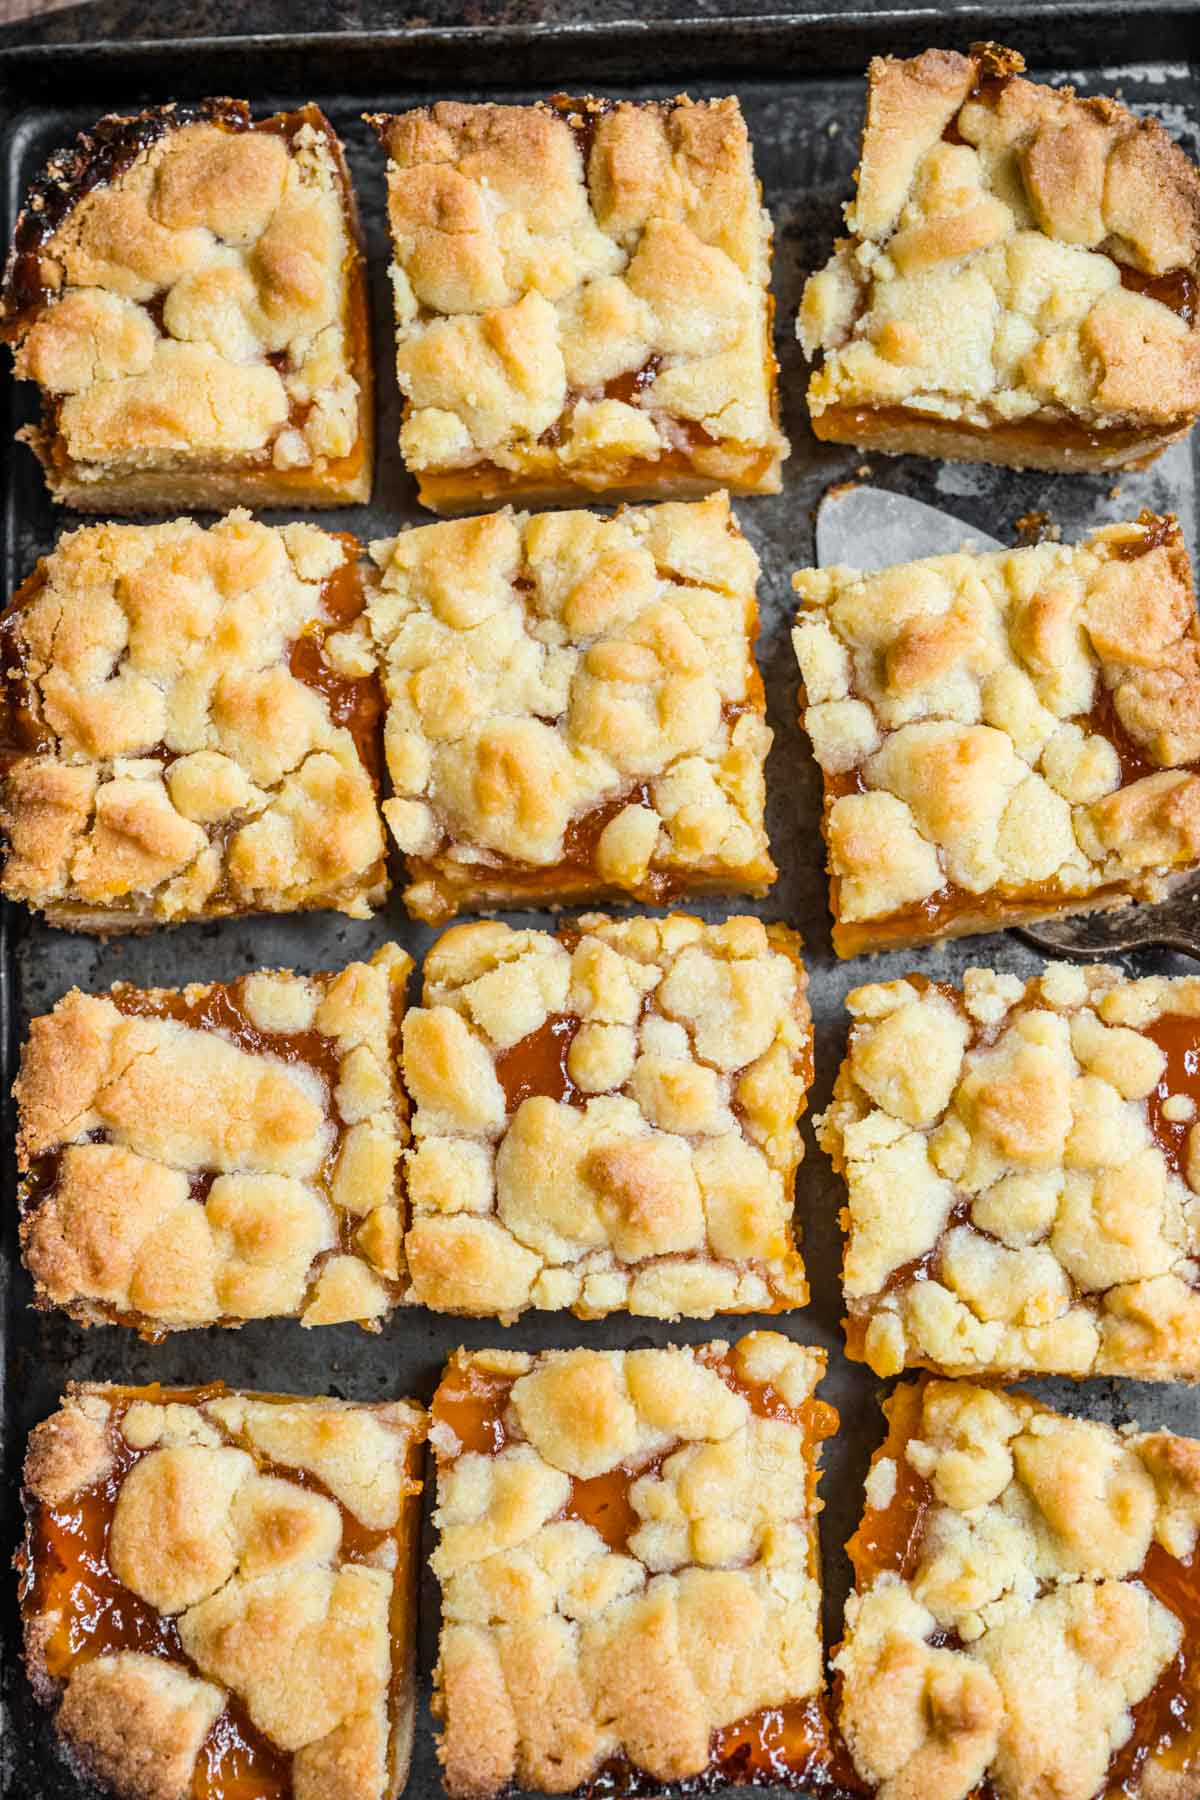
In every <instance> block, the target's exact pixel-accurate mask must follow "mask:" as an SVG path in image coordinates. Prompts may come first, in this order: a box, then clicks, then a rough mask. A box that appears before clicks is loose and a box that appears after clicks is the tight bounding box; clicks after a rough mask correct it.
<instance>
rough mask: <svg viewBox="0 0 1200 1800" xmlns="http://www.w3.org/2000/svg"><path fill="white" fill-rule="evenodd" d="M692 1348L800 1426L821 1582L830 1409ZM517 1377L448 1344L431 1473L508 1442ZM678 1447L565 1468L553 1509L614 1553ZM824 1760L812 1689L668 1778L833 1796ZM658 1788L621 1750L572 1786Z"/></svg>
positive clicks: (756, 1404)
mask: <svg viewBox="0 0 1200 1800" xmlns="http://www.w3.org/2000/svg"><path fill="white" fill-rule="evenodd" d="M696 1355H697V1357H698V1359H699V1360H701V1361H702V1362H704V1363H706V1364H707V1365H708V1366H709V1367H710V1368H713V1369H715V1370H716V1372H717V1373H718V1374H719V1375H720V1377H721V1379H722V1381H724V1382H725V1383H726V1384H727V1386H729V1387H730V1388H732V1389H733V1391H734V1392H735V1393H738V1394H741V1395H742V1396H743V1398H744V1399H745V1400H746V1401H747V1402H748V1403H749V1405H750V1408H751V1410H752V1411H753V1412H754V1413H756V1414H757V1415H758V1416H759V1417H760V1418H771V1419H781V1420H784V1421H786V1422H787V1423H789V1424H792V1425H795V1426H796V1427H797V1429H798V1430H799V1431H800V1432H801V1433H802V1434H803V1443H804V1455H805V1458H806V1463H807V1494H808V1508H807V1522H808V1525H809V1566H810V1572H811V1574H812V1575H813V1577H814V1579H816V1580H819V1578H820V1571H819V1567H818V1561H817V1546H816V1532H815V1529H814V1527H813V1526H812V1523H811V1522H812V1520H813V1518H814V1517H815V1512H814V1502H815V1500H816V1492H817V1483H818V1480H819V1471H818V1469H817V1456H818V1453H819V1449H820V1445H821V1443H822V1442H823V1441H824V1439H825V1438H827V1437H831V1436H832V1435H833V1433H834V1432H835V1431H836V1429H837V1413H836V1412H835V1411H834V1409H833V1408H832V1407H831V1406H827V1405H826V1404H825V1402H824V1401H822V1400H817V1399H814V1398H811V1397H810V1398H809V1399H808V1400H805V1401H804V1402H803V1403H802V1404H801V1405H800V1406H798V1407H790V1406H789V1405H788V1404H787V1402H786V1401H785V1400H784V1398H783V1396H782V1395H781V1394H779V1393H778V1392H777V1390H776V1389H774V1388H773V1387H771V1386H770V1384H766V1385H763V1386H758V1385H756V1384H753V1383H750V1382H745V1381H742V1380H741V1379H740V1378H739V1376H738V1375H737V1373H736V1371H735V1370H734V1368H733V1366H732V1363H731V1362H730V1360H729V1357H728V1355H727V1354H726V1355H720V1354H718V1353H717V1352H715V1351H714V1350H712V1349H711V1348H710V1347H707V1346H706V1347H703V1348H700V1349H698V1350H697V1352H696ZM516 1379H517V1377H516V1376H515V1375H503V1374H499V1373H497V1372H496V1371H494V1370H491V1369H488V1368H486V1367H485V1366H483V1365H482V1364H481V1362H480V1361H479V1360H478V1359H477V1358H475V1357H472V1356H471V1355H470V1354H468V1353H467V1352H465V1351H458V1352H456V1354H455V1355H454V1356H453V1357H452V1358H451V1361H450V1364H449V1366H448V1368H447V1370H446V1373H445V1375H444V1376H443V1378H442V1382H441V1385H440V1386H439V1388H438V1390H437V1393H436V1394H435V1395H434V1398H433V1405H432V1408H431V1415H432V1420H433V1424H434V1426H435V1427H438V1426H440V1427H442V1428H443V1429H442V1431H441V1432H438V1431H436V1430H435V1431H434V1433H433V1441H434V1443H435V1445H437V1447H438V1449H437V1455H438V1468H439V1471H445V1470H446V1469H449V1468H451V1467H452V1466H453V1464H454V1463H455V1462H456V1461H457V1459H458V1457H460V1456H463V1455H466V1454H468V1453H474V1454H476V1455H480V1456H498V1455H499V1453H500V1452H501V1451H502V1450H503V1449H504V1448H505V1446H506V1445H507V1444H509V1443H511V1442H513V1441H514V1435H513V1434H514V1431H515V1421H514V1419H513V1418H512V1415H511V1413H510V1411H509V1394H510V1391H511V1389H512V1385H513V1382H514V1381H515V1380H516ZM447 1429H448V1430H449V1431H450V1432H453V1434H454V1437H455V1439H456V1440H457V1443H458V1446H459V1447H458V1449H457V1450H454V1451H448V1450H447V1449H445V1448H444V1447H443V1446H444V1445H445V1444H446V1442H447V1439H446V1436H445V1432H446V1430H447ZM680 1447H681V1444H680V1442H678V1441H677V1442H675V1443H673V1444H670V1445H668V1446H667V1448H665V1449H663V1450H660V1451H659V1452H657V1453H656V1454H655V1455H654V1456H652V1457H651V1458H649V1459H648V1460H646V1461H643V1462H641V1463H639V1464H638V1465H637V1466H636V1467H631V1466H628V1465H626V1464H623V1463H622V1464H620V1465H618V1467H616V1468H615V1469H608V1470H605V1471H604V1473H603V1474H601V1475H594V1476H591V1477H589V1478H587V1479H582V1478H580V1477H577V1476H573V1477H572V1478H571V1492H570V1495H569V1496H568V1499H567V1503H566V1506H565V1507H564V1509H563V1512H562V1514H561V1517H563V1518H565V1519H579V1520H581V1521H582V1522H583V1523H584V1524H586V1525H590V1526H592V1527H593V1529H594V1530H595V1531H597V1532H598V1533H599V1534H600V1536H601V1537H602V1538H603V1539H604V1542H605V1543H606V1544H607V1545H608V1547H609V1549H610V1550H612V1551H614V1552H616V1553H618V1554H620V1553H621V1552H623V1551H625V1550H626V1549H627V1547H628V1544H629V1539H630V1537H631V1536H632V1534H633V1533H634V1531H636V1530H637V1528H638V1526H639V1525H640V1524H641V1520H640V1519H639V1517H638V1515H637V1513H636V1511H635V1510H634V1507H633V1505H632V1503H631V1501H630V1498H629V1491H630V1488H631V1487H632V1485H633V1483H634V1482H635V1481H639V1480H640V1479H641V1478H642V1477H643V1476H645V1475H648V1474H653V1473H654V1472H655V1471H657V1470H658V1469H659V1468H661V1466H662V1464H663V1463H664V1462H665V1461H666V1460H667V1458H668V1457H669V1456H671V1455H673V1454H674V1452H675V1451H676V1450H678V1449H679V1448H680ZM831 1762H832V1751H831V1746H830V1733H829V1723H828V1719H827V1716H826V1712H825V1705H824V1699H823V1696H821V1695H820V1694H816V1695H811V1696H809V1697H807V1698H805V1699H801V1700H795V1701H789V1702H787V1703H786V1704H785V1705H782V1706H775V1707H766V1708H763V1709H762V1710H761V1711H759V1712H756V1713H751V1714H750V1715H749V1716H748V1717H747V1718H744V1719H738V1720H736V1721H735V1722H734V1723H733V1724H731V1725H727V1726H724V1727H722V1728H721V1730H719V1731H715V1732H714V1733H713V1734H712V1738H711V1740H710V1743H709V1759H708V1763H707V1765H706V1766H705V1768H704V1769H702V1770H698V1771H697V1773H696V1774H695V1775H693V1776H689V1777H687V1778H686V1779H685V1780H684V1781H682V1782H678V1783H672V1785H671V1792H673V1793H675V1792H679V1793H683V1794H696V1793H703V1792H708V1791H709V1790H710V1789H712V1788H715V1787H721V1786H724V1785H726V1784H729V1783H734V1784H736V1785H739V1786H772V1785H780V1786H785V1787H804V1788H806V1789H807V1790H808V1791H809V1792H811V1793H812V1794H813V1795H814V1796H817V1795H821V1796H824V1795H832V1794H833V1792H834V1791H835V1789H834V1787H833V1785H832V1781H831V1776H830V1769H831ZM661 1791H662V1784H661V1783H660V1782H658V1781H657V1780H656V1779H655V1778H654V1777H652V1776H650V1775H648V1774H647V1773H646V1772H645V1770H642V1769H639V1768H638V1767H637V1766H636V1765H635V1764H633V1763H632V1762H630V1761H629V1760H628V1759H627V1758H626V1757H625V1756H624V1755H623V1754H621V1755H618V1756H616V1757H614V1758H612V1759H611V1760H610V1761H608V1762H606V1763H604V1764H603V1765H602V1766H601V1767H600V1768H598V1769H597V1770H596V1772H595V1774H594V1775H593V1776H592V1778H591V1779H590V1780H589V1781H588V1782H586V1783H585V1784H584V1785H583V1786H582V1787H581V1788H579V1789H578V1790H577V1792H578V1793H579V1794H581V1795H586V1796H588V1797H589V1800H607V1797H609V1796H613V1797H617V1796H629V1797H632V1796H637V1795H651V1794H657V1793H659V1792H661Z"/></svg>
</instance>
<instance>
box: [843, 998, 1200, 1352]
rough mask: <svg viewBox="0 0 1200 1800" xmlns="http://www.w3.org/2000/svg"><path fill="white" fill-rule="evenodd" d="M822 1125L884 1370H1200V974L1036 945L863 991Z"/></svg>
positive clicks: (861, 1313) (855, 1328)
mask: <svg viewBox="0 0 1200 1800" xmlns="http://www.w3.org/2000/svg"><path fill="white" fill-rule="evenodd" d="M847 1006H848V1007H849V1010H850V1014H851V1018H852V1020H853V1023H852V1025H851V1030H850V1044H849V1050H848V1054H847V1057H846V1060H845V1062H844V1063H843V1064H842V1067H841V1071H840V1073H839V1075H838V1078H837V1082H836V1085H835V1087H834V1096H833V1102H832V1104H831V1105H830V1107H829V1109H828V1110H827V1111H826V1112H825V1113H824V1114H823V1116H822V1117H821V1119H820V1120H819V1122H818V1138H819V1141H820V1142H821V1143H822V1145H823V1146H824V1147H825V1149H826V1150H828V1151H829V1153H830V1155H831V1156H832V1158H833V1160H834V1163H835V1165H836V1167H837V1168H838V1169H839V1170H840V1171H841V1173H842V1174H843V1176H844V1177H845V1181H846V1186H847V1206H846V1210H845V1212H844V1214H843V1220H844V1223H845V1225H846V1228H847V1239H846V1257H845V1264H844V1268H843V1282H844V1287H845V1296H846V1304H847V1307H848V1311H849V1317H848V1319H847V1321H846V1324H847V1333H848V1349H849V1352H850V1355H851V1356H854V1357H858V1358H864V1359H865V1360H866V1361H867V1362H869V1363H870V1365H871V1367H872V1368H873V1369H874V1370H875V1372H876V1374H879V1375H892V1374H895V1373H896V1371H897V1370H898V1369H902V1368H904V1367H905V1366H914V1365H920V1366H924V1367H926V1368H930V1369H934V1370H937V1371H940V1372H942V1373H948V1374H988V1375H1002V1376H1008V1375H1012V1374H1015V1373H1019V1372H1022V1371H1030V1372H1034V1371H1036V1372H1039V1373H1058V1374H1066V1375H1128V1376H1136V1377H1140V1378H1142V1379H1151V1380H1155V1379H1157V1380H1188V1381H1196V1380H1200V1264H1198V1261H1197V1253H1198V1252H1200V1202H1198V1201H1197V1198H1196V1196H1197V1194H1198V1193H1200V1123H1198V1122H1197V1121H1198V1114H1197V1104H1198V1103H1200V1076H1198V1075H1197V1064H1198V1062H1200V981H1197V980H1196V979H1195V978H1194V977H1186V978H1180V979H1175V980H1169V979H1166V978H1163V977H1158V976H1156V977H1153V978H1151V979H1147V980H1143V981H1130V980H1126V979H1125V978H1124V977H1123V976H1122V975H1121V972H1120V971H1119V970H1118V969H1115V968H1111V967H1107V966H1105V965H1103V964H1094V965H1092V966H1090V967H1088V968H1076V967H1072V966H1068V965H1066V964H1056V963H1052V964H1050V965H1049V966H1048V967H1047V969H1046V970H1045V972H1044V973H1043V974H1042V975H1040V976H1036V977H1033V978H1031V979H1030V980H1029V981H1025V982H1022V981H1021V980H1019V979H1018V978H1017V977H1016V976H1015V975H1004V974H996V973H995V972H994V971H993V970H990V969H968V970H967V972H966V975H965V977H964V981H963V986H962V989H961V991H959V990H958V989H955V988H953V987H950V986H949V985H948V984H946V983H942V982H931V981H928V980H927V979H925V978H924V977H922V976H909V977H908V979H907V980H903V981H890V982H879V983H875V984H872V985H871V986H869V987H860V988H856V989H855V990H854V991H853V992H852V993H851V994H850V995H849V997H848V999H847Z"/></svg>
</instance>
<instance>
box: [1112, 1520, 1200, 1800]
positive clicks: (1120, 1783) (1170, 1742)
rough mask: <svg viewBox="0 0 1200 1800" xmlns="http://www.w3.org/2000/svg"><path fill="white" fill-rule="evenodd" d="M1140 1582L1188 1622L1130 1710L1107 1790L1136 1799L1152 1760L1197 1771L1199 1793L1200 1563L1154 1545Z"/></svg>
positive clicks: (1172, 1769)
mask: <svg viewBox="0 0 1200 1800" xmlns="http://www.w3.org/2000/svg"><path fill="white" fill-rule="evenodd" d="M1138 1580H1139V1581H1140V1582H1141V1583H1142V1585H1143V1586H1144V1587H1147V1588H1149V1590H1150V1592H1151V1593H1152V1594H1153V1595H1154V1597H1155V1599H1156V1600H1161V1601H1162V1604H1163V1605H1164V1606H1165V1607H1167V1608H1168V1610H1169V1611H1170V1612H1173V1613H1174V1614H1175V1617H1176V1618H1177V1619H1178V1620H1179V1622H1180V1624H1181V1625H1182V1626H1183V1636H1182V1638H1181V1639H1180V1643H1179V1649H1178V1650H1177V1651H1176V1653H1175V1655H1174V1656H1173V1657H1172V1659H1171V1661H1170V1662H1169V1663H1168V1664H1167V1666H1166V1668H1165V1669H1164V1670H1163V1672H1162V1674H1161V1675H1160V1676H1159V1678H1158V1680H1157V1681H1156V1682H1155V1684H1154V1686H1153V1687H1152V1688H1151V1689H1150V1692H1149V1693H1148V1694H1147V1695H1146V1697H1145V1699H1143V1700H1139V1701H1138V1703H1137V1705H1136V1706H1134V1707H1132V1708H1131V1711H1132V1713H1133V1730H1132V1731H1131V1732H1130V1734H1129V1737H1128V1738H1127V1740H1126V1741H1125V1743H1124V1744H1122V1745H1121V1748H1120V1749H1119V1750H1118V1751H1117V1752H1116V1753H1115V1755H1114V1756H1113V1759H1112V1761H1111V1762H1110V1764H1109V1769H1108V1783H1107V1786H1106V1788H1105V1794H1106V1795H1110V1796H1112V1797H1113V1800H1116V1796H1117V1795H1120V1796H1121V1797H1122V1800H1125V1797H1126V1796H1128V1800H1137V1796H1139V1795H1140V1794H1141V1792H1142V1784H1143V1782H1144V1781H1145V1778H1146V1765H1147V1763H1150V1762H1153V1763H1156V1764H1158V1765H1159V1766H1160V1767H1161V1768H1163V1769H1164V1770H1169V1771H1170V1772H1171V1773H1172V1774H1174V1775H1177V1776H1178V1775H1184V1774H1194V1775H1195V1776H1196V1782H1197V1786H1196V1791H1197V1792H1198V1793H1200V1566H1198V1565H1197V1563H1196V1559H1195V1555H1194V1554H1193V1555H1192V1556H1190V1557H1188V1558H1187V1559H1186V1561H1184V1560H1181V1559H1180V1558H1178V1557H1175V1556H1171V1555H1170V1554H1169V1553H1168V1552H1167V1551H1166V1550H1164V1549H1163V1547H1162V1545H1161V1544H1157V1543H1154V1544H1151V1546H1150V1548H1149V1550H1148V1551H1147V1552H1146V1560H1145V1562H1144V1563H1143V1564H1142V1567H1141V1570H1140V1571H1139V1574H1138Z"/></svg>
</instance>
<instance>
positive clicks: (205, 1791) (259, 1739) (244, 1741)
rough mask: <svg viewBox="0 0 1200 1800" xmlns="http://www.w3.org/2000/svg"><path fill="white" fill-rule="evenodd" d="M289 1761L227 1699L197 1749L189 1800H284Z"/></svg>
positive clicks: (289, 1777)
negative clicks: (222, 1710) (198, 1749)
mask: <svg viewBox="0 0 1200 1800" xmlns="http://www.w3.org/2000/svg"><path fill="white" fill-rule="evenodd" d="M291 1792H292V1759H291V1757H290V1756H288V1755H287V1754H286V1753H285V1752H284V1751H282V1750H277V1749H276V1747H275V1745H274V1744H273V1743H272V1742H271V1741H270V1739H269V1738H265V1737H264V1736H263V1734H262V1732H261V1731H259V1730H258V1729H257V1727H256V1726H255V1725H254V1723H253V1721H252V1720H251V1718H250V1715H249V1714H248V1713H247V1711H246V1709H245V1707H244V1706H243V1705H242V1703H241V1701H240V1700H237V1699H235V1698H234V1696H233V1695H232V1694H231V1695H230V1696H229V1698H228V1699H227V1700H226V1702H225V1710H224V1712H222V1713H219V1714H218V1715H217V1717H216V1719H215V1720H214V1721H213V1726H212V1730H211V1731H210V1732H209V1734H208V1736H207V1737H206V1738H205V1740H204V1742H203V1743H202V1744H201V1746H200V1754H199V1756H198V1757H197V1758H196V1767H195V1769H194V1771H193V1773H192V1785H191V1787H190V1789H189V1790H188V1800H288V1796H289V1795H290V1794H291Z"/></svg>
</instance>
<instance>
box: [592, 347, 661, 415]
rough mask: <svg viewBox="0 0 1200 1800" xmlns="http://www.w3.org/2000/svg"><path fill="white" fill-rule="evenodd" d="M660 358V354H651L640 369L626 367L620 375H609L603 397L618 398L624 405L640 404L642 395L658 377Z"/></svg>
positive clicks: (607, 398)
mask: <svg viewBox="0 0 1200 1800" xmlns="http://www.w3.org/2000/svg"><path fill="white" fill-rule="evenodd" d="M662 360H663V359H662V357H661V356H657V355H656V356H651V357H649V358H648V359H647V361H646V362H644V363H643V364H642V366H641V368H640V369H626V370H625V372H624V373H623V374H621V375H613V376H610V377H609V379H608V380H607V381H606V382H605V383H604V398H605V399H606V400H620V401H622V402H623V403H624V404H625V405H626V406H640V405H641V399H642V395H643V394H644V393H645V392H646V389H647V388H651V387H653V386H654V383H655V381H656V380H657V378H658V371H659V370H660V369H661V368H662Z"/></svg>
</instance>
